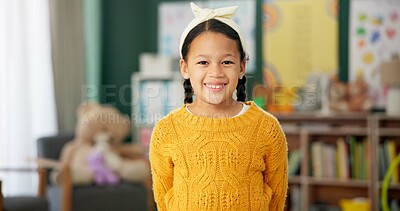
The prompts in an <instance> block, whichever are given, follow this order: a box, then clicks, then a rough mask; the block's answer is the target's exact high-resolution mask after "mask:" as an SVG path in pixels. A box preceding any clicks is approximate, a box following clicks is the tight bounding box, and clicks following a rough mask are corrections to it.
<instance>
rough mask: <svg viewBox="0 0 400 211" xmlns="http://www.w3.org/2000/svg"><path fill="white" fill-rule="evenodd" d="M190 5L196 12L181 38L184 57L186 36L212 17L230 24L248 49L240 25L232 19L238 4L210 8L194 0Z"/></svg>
mask: <svg viewBox="0 0 400 211" xmlns="http://www.w3.org/2000/svg"><path fill="white" fill-rule="evenodd" d="M190 7H191V8H192V12H193V14H194V17H195V18H194V19H193V20H192V21H191V22H190V23H189V24H188V25H187V26H186V28H185V30H183V33H182V35H181V40H180V44H179V53H180V55H181V58H182V45H183V42H184V41H185V38H186V36H187V35H188V34H189V32H190V31H191V30H192V29H193V28H194V27H196V26H197V25H198V24H200V23H202V22H204V21H208V20H210V19H217V20H219V21H221V22H223V23H225V24H227V25H228V26H230V27H231V28H232V29H233V30H235V31H236V32H237V33H238V34H239V37H240V42H241V43H242V47H243V49H244V50H246V48H245V47H246V45H245V40H244V38H243V36H242V33H241V32H240V29H239V26H238V25H237V24H236V23H235V22H234V21H233V20H232V17H233V16H234V15H235V13H236V10H237V9H238V6H231V7H222V8H218V9H209V8H200V7H198V6H197V5H196V4H194V3H193V2H191V3H190Z"/></svg>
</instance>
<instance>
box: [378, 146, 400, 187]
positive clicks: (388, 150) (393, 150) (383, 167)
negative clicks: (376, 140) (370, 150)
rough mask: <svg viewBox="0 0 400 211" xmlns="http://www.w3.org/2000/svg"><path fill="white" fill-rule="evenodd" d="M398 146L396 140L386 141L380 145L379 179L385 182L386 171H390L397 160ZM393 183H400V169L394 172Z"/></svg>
mask: <svg viewBox="0 0 400 211" xmlns="http://www.w3.org/2000/svg"><path fill="white" fill-rule="evenodd" d="M397 145H398V144H396V141H394V140H390V139H388V140H385V141H384V142H383V143H381V144H379V147H378V156H379V179H380V180H383V178H384V176H385V174H386V171H387V170H388V169H389V166H390V164H391V163H392V162H393V160H394V159H395V158H396V156H397V154H398V153H399V152H398V151H397V149H398V147H399V146H397ZM390 181H391V182H393V183H399V167H397V168H396V169H395V171H394V172H393V174H392V176H391V179H390Z"/></svg>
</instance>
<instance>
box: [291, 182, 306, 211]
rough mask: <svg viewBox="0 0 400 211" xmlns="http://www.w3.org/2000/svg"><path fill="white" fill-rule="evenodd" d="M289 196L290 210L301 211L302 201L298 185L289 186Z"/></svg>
mask: <svg viewBox="0 0 400 211" xmlns="http://www.w3.org/2000/svg"><path fill="white" fill-rule="evenodd" d="M289 193H290V198H289V200H290V201H289V205H290V211H301V202H302V201H303V199H302V197H301V188H300V186H298V185H294V186H292V187H290V188H289Z"/></svg>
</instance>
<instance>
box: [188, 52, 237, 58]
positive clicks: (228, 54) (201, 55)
mask: <svg viewBox="0 0 400 211" xmlns="http://www.w3.org/2000/svg"><path fill="white" fill-rule="evenodd" d="M229 56H232V57H235V55H234V54H230V53H227V54H224V55H222V57H229ZM198 57H209V56H208V55H205V54H200V55H197V56H195V57H194V59H196V58H198Z"/></svg>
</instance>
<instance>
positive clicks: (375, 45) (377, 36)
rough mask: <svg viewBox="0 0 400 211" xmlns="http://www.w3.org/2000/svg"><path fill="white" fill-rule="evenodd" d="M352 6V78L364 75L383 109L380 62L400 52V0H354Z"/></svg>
mask: <svg viewBox="0 0 400 211" xmlns="http://www.w3.org/2000/svg"><path fill="white" fill-rule="evenodd" d="M350 8H351V13H350V30H349V38H350V39H349V40H350V62H349V79H350V80H351V81H354V80H355V79H356V76H357V75H359V74H361V75H363V76H364V78H365V80H366V81H367V83H368V84H369V95H370V97H371V99H372V100H373V104H374V106H375V107H376V108H383V107H384V105H385V100H384V89H383V87H382V85H381V83H380V73H379V65H380V64H381V62H382V61H387V60H389V59H390V58H391V56H392V55H393V54H394V53H397V54H400V35H399V33H400V1H388V0H385V1H376V0H353V1H351V5H350Z"/></svg>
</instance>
